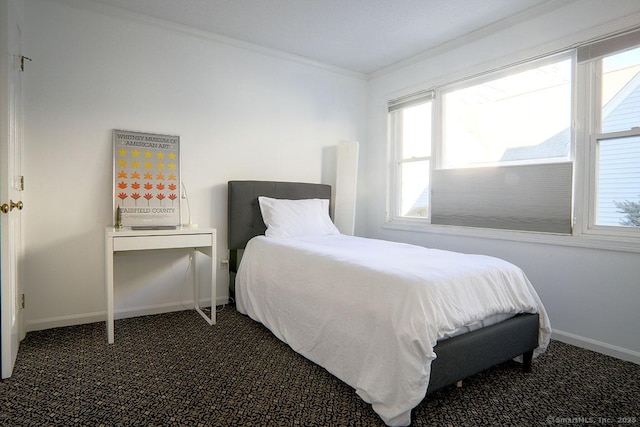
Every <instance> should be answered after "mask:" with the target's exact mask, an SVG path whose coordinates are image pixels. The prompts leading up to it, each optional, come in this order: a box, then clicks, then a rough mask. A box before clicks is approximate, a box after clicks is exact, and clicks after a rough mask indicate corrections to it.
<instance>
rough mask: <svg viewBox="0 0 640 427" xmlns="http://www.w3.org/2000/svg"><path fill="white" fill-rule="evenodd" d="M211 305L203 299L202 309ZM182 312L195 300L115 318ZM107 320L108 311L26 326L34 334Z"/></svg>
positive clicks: (125, 312) (120, 311) (118, 313)
mask: <svg viewBox="0 0 640 427" xmlns="http://www.w3.org/2000/svg"><path fill="white" fill-rule="evenodd" d="M228 303H229V301H228V299H227V298H226V297H218V298H216V305H224V304H228ZM210 304H211V299H209V298H207V299H204V298H203V299H201V300H200V306H201V307H207V306H208V305H210ZM182 310H193V300H189V301H183V302H181V303H168V304H156V305H148V306H143V307H134V308H124V309H116V310H115V311H114V317H115V319H116V320H117V319H126V318H129V317H137V316H149V315H153V314H161V313H170V312H173V311H182ZM106 318H107V312H106V311H98V312H93V313H82V314H72V315H69V316H59V317H49V318H44V319H33V320H28V321H27V322H26V325H25V326H26V330H27V332H32V331H41V330H43V329H51V328H61V327H65V326H75V325H84V324H86V323H95V322H104V321H105V320H106Z"/></svg>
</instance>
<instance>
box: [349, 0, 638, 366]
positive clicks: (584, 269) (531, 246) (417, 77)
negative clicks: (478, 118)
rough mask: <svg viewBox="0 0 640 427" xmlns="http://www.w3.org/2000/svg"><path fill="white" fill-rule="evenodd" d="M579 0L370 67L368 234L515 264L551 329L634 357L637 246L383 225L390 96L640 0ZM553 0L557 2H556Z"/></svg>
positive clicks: (569, 40) (564, 40)
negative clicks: (396, 62) (612, 247)
mask: <svg viewBox="0 0 640 427" xmlns="http://www.w3.org/2000/svg"><path fill="white" fill-rule="evenodd" d="M612 3H613V2H604V1H599V0H580V1H574V2H555V3H554V2H551V3H550V4H549V5H546V6H544V7H543V8H540V9H538V10H537V11H536V13H535V14H532V15H530V16H529V17H528V18H527V19H526V20H523V19H511V20H508V21H506V22H503V23H501V24H499V25H497V26H496V27H494V28H493V29H492V30H491V31H480V32H477V33H475V34H471V35H469V36H468V37H467V38H466V39H465V40H461V41H457V42H454V43H450V44H449V45H447V46H444V47H442V48H439V49H437V50H434V51H432V52H431V53H429V54H425V55H423V56H422V57H421V58H418V59H415V60H413V61H407V62H406V63H404V64H401V65H400V66H395V67H393V68H391V69H388V70H383V71H381V72H378V73H376V74H375V75H374V76H372V79H371V81H370V84H369V97H370V99H369V110H368V111H369V112H368V118H369V122H368V128H369V136H368V140H367V144H363V145H362V149H361V155H362V157H364V160H363V163H364V169H365V172H364V173H365V175H364V176H362V177H361V180H360V181H361V182H366V183H367V184H366V188H364V189H363V193H365V194H367V196H368V197H367V198H366V200H362V199H361V202H360V204H359V205H358V210H359V212H366V217H365V218H364V221H365V224H366V226H365V232H364V233H365V234H366V235H367V236H368V237H377V238H383V239H389V240H398V241H404V242H410V243H416V244H419V245H423V246H429V247H436V248H443V249H450V250H456V251H460V252H472V253H484V254H489V255H495V256H499V257H502V258H504V259H507V260H509V261H511V262H514V263H515V264H517V265H519V266H520V267H521V268H523V269H524V271H525V272H526V273H527V275H528V276H529V278H530V280H531V281H532V283H533V285H534V286H535V287H536V289H537V290H538V293H539V294H540V297H541V298H542V300H543V302H544V304H545V306H546V308H547V310H548V312H549V315H550V318H551V322H552V326H553V328H554V330H555V331H556V333H555V338H558V339H562V340H565V341H568V342H573V343H577V344H579V345H582V346H585V347H587V348H592V349H596V350H598V351H602V352H605V353H608V354H612V355H616V356H619V357H622V358H625V359H629V360H634V361H636V363H640V334H639V333H638V331H637V325H639V324H640V310H638V302H640V254H638V253H633V252H617V251H608V250H599V249H587V248H580V247H570V246H562V245H550V244H541V243H525V242H517V241H506V240H496V239H488V238H477V237H463V236H454V235H447V234H437V233H422V232H415V231H413V232H407V231H398V230H393V229H389V228H384V224H385V210H386V192H385V189H386V187H387V178H388V174H387V171H388V164H387V141H386V120H387V119H386V104H387V100H388V99H392V98H394V97H396V96H398V95H401V94H407V93H411V92H412V91H415V90H418V89H427V88H430V87H433V86H436V85H441V84H444V83H446V82H450V81H452V80H454V79H457V78H461V77H465V76H469V75H473V74H475V73H478V72H481V71H486V70H489V69H492V68H495V67H498V66H502V65H506V64H509V63H514V62H516V61H519V60H523V59H526V58H531V57H534V56H536V55H539V54H543V53H545V52H551V51H554V50H557V49H561V48H563V47H567V46H570V45H572V44H573V43H576V42H580V41H585V40H588V39H591V38H593V37H596V36H599V35H602V34H606V33H609V32H613V31H616V30H619V29H623V28H627V27H631V26H634V25H637V23H638V22H640V3H639V2H637V1H636V0H620V1H616V2H615V7H612ZM558 6H559V7H558Z"/></svg>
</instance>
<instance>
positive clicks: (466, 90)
mask: <svg viewBox="0 0 640 427" xmlns="http://www.w3.org/2000/svg"><path fill="white" fill-rule="evenodd" d="M406 98H407V99H405V98H400V99H397V100H394V101H390V102H389V125H390V127H389V129H390V133H389V142H390V153H391V156H392V162H391V165H392V174H391V185H390V187H389V188H390V190H391V191H390V198H389V202H390V206H391V212H392V215H390V218H389V219H390V220H397V221H400V222H402V221H406V220H408V221H410V222H412V223H416V222H417V223H419V224H420V223H422V224H429V223H430V224H437V225H450V226H466V227H475V228H487V229H507V230H520V231H534V232H544V233H559V234H565V235H574V236H597V237H603V239H596V240H593V241H594V242H595V241H598V242H601V243H602V242H612V241H615V242H617V243H616V245H617V246H615V245H614V246H615V247H620V248H623V247H624V248H627V247H635V245H637V239H638V238H640V29H635V30H633V31H628V32H625V33H622V34H619V35H615V36H611V37H603V38H602V39H600V40H598V41H594V42H588V43H584V44H583V45H581V46H580V47H578V48H571V49H567V50H566V51H565V52H562V53H557V54H553V55H549V56H547V57H544V58H539V59H537V60H532V61H528V62H523V63H520V64H517V65H514V66H512V67H506V68H501V69H499V70H496V71H493V72H488V73H485V74H483V75H480V76H475V77H473V78H469V79H465V80H460V81H458V82H456V83H452V84H449V85H445V86H442V87H437V88H434V89H431V90H430V91H425V92H422V93H419V94H416V95H413V96H410V97H406ZM574 166H575V167H574ZM574 201H575V203H576V206H575V207H574ZM581 241H583V240H581ZM618 243H619V244H618ZM589 244H590V243H589ZM599 244H600V243H599ZM602 244H605V245H609V243H602ZM636 249H637V248H636Z"/></svg>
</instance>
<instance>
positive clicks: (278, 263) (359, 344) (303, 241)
mask: <svg viewBox="0 0 640 427" xmlns="http://www.w3.org/2000/svg"><path fill="white" fill-rule="evenodd" d="M236 298H237V301H236V304H237V309H238V310H239V311H240V312H242V313H245V314H248V315H249V316H250V317H251V318H252V319H254V320H257V321H259V322H261V323H263V324H264V325H265V326H266V327H267V328H269V329H270V330H271V331H272V332H273V333H274V334H275V335H276V336H277V337H278V338H279V339H281V340H282V341H284V342H286V343H287V344H289V345H290V346H291V347H292V348H293V349H294V350H295V351H296V352H298V353H300V354H302V355H303V356H305V357H307V358H308V359H310V360H312V361H314V362H315V363H317V364H319V365H320V366H323V367H324V368H325V369H327V370H328V371H329V372H331V373H332V374H333V375H335V376H337V377H338V378H340V379H341V380H342V381H344V382H346V383H347V384H349V385H350V386H352V387H354V388H355V389H356V392H357V394H358V395H359V396H360V397H361V398H362V399H363V400H365V401H366V402H368V403H370V404H371V405H372V407H373V409H374V411H375V412H376V413H378V415H380V417H381V418H382V419H383V420H384V422H385V423H386V424H387V425H408V424H410V422H411V418H410V413H411V409H412V408H414V407H415V406H416V405H417V404H418V403H420V401H422V399H423V398H424V396H425V394H426V391H427V386H428V384H429V374H430V367H431V361H432V360H433V359H435V358H436V354H435V353H434V351H433V347H434V346H435V345H436V341H437V340H438V339H439V338H442V337H444V336H446V335H448V334H450V333H452V332H453V331H455V330H457V329H458V328H460V327H464V326H469V325H473V324H477V323H479V322H481V321H482V319H484V318H486V317H489V316H493V315H498V314H505V313H510V314H516V313H539V314H540V333H539V347H538V349H537V350H536V355H537V354H539V353H541V352H543V351H544V350H545V349H546V347H547V344H548V342H549V337H550V334H551V329H550V326H549V319H548V317H547V315H546V312H545V310H544V307H543V306H542V303H541V302H540V299H539V297H538V295H537V294H536V292H535V290H534V289H533V287H532V286H531V284H530V283H529V281H528V280H527V278H526V276H525V274H524V273H523V272H522V270H520V269H519V268H518V267H516V266H514V265H512V264H510V263H508V262H506V261H503V260H501V259H497V258H493V257H488V256H482V255H466V254H460V253H455V252H448V251H442V250H434V249H427V248H423V247H419V246H412V245H406V244H400V243H393V242H387V241H381V240H373V239H364V238H358V237H350V236H344V235H335V236H324V237H307V238H294V239H274V238H267V237H264V236H259V237H255V238H253V239H252V240H251V241H249V243H248V244H247V247H246V249H245V252H244V254H243V258H242V261H241V263H240V268H239V271H238V274H237V276H236Z"/></svg>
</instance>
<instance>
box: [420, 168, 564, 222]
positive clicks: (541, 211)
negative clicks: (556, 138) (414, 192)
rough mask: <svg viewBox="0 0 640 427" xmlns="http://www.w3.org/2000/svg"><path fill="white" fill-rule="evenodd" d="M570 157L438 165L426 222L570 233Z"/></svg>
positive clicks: (433, 178) (434, 174) (433, 177)
mask: <svg viewBox="0 0 640 427" xmlns="http://www.w3.org/2000/svg"><path fill="white" fill-rule="evenodd" d="M572 175H573V164H572V163H571V162H562V163H548V164H534V165H517V166H499V167H483V168H465V169H438V170H434V171H433V176H432V206H431V209H432V211H431V215H432V217H431V223H432V224H440V225H457V226H466V227H480V228H497V229H506V230H522V231H537V232H547V233H566V234H570V233H571V218H572V206H571V200H572Z"/></svg>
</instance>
